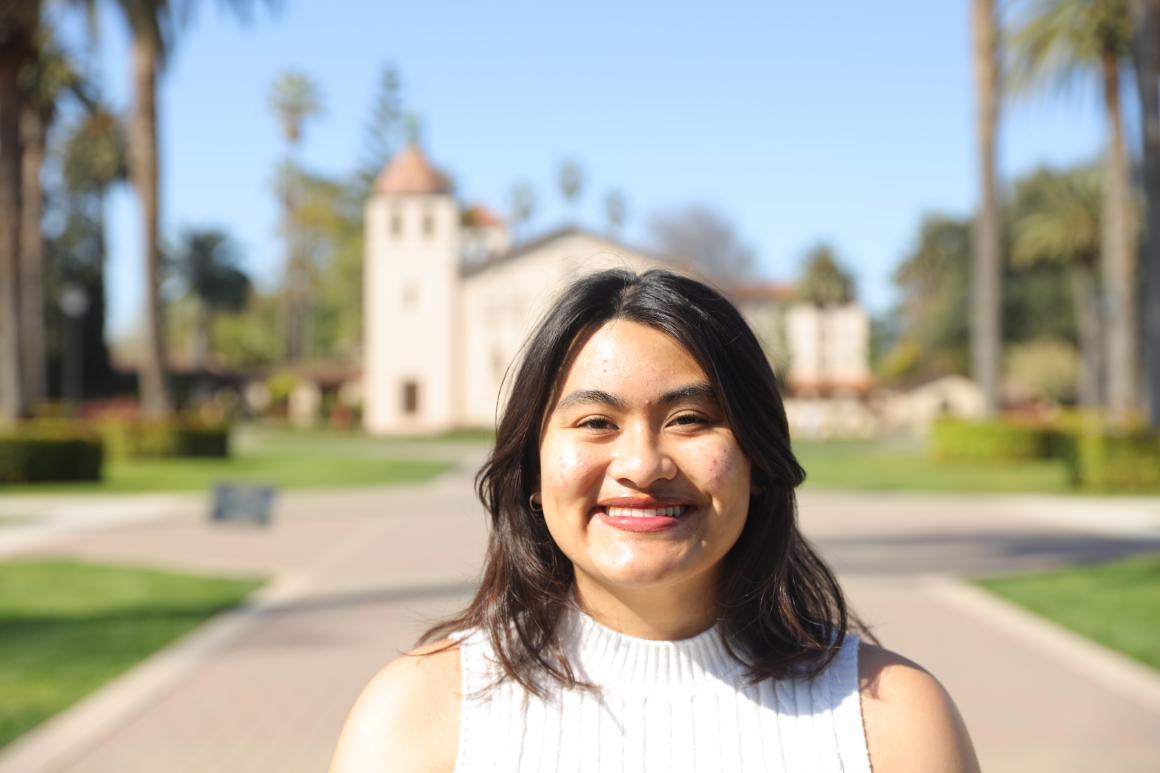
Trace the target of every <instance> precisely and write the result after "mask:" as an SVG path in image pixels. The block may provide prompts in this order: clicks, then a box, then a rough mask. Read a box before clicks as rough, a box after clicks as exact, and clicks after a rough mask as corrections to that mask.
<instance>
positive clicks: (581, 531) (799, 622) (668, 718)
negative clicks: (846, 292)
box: [332, 271, 977, 773]
mask: <svg viewBox="0 0 1160 773" xmlns="http://www.w3.org/2000/svg"><path fill="white" fill-rule="evenodd" d="M512 395H514V396H515V397H513V399H512V400H511V401H510V402H509V404H508V406H507V409H506V410H505V412H504V415H503V418H502V420H501V422H500V425H499V428H498V431H497V434H496V446H495V449H494V451H493V452H492V455H491V457H490V458H489V460H488V462H487V463H486V464H485V466H484V468H483V469H482V470H481V471H480V474H479V476H478V480H477V484H478V491H479V495H480V498H481V499H482V500H483V503H484V505H485V506H486V508H487V510H488V512H489V513H490V516H491V533H490V539H489V544H488V552H487V558H486V563H485V567H484V574H483V579H482V581H481V584H480V588H479V591H478V593H477V595H476V597H475V599H474V600H473V601H472V603H471V605H470V606H468V608H467V609H466V610H464V612H463V613H462V614H460V615H458V616H457V617H455V618H453V619H451V620H448V621H446V622H444V623H442V624H440V625H438V626H436V627H435V628H433V629H431V630H430V631H428V633H427V635H426V636H425V637H424V640H423V641H424V642H425V643H424V644H423V645H422V646H421V647H420V648H418V649H417V650H415V651H414V652H412V653H411V654H410V655H408V656H406V657H404V658H401V659H400V660H398V661H396V662H394V663H392V664H391V665H389V666H387V667H386V668H385V669H383V671H382V672H381V673H380V675H379V676H377V677H376V678H375V679H374V680H373V681H372V683H371V684H370V685H369V686H368V687H367V689H366V690H365V691H364V693H363V696H362V697H361V698H360V699H359V702H358V704H356V706H355V708H354V710H353V711H352V713H351V717H350V719H349V721H348V723H347V727H346V729H345V730H344V733H343V737H342V739H341V741H340V743H339V749H338V751H337V753H336V756H335V762H334V767H333V769H332V770H333V771H335V773H348V772H349V771H367V770H385V769H390V770H403V771H451V770H456V771H477V770H503V771H515V770H529V771H530V770H557V769H561V768H569V769H573V770H584V771H589V770H592V771H595V770H610V769H618V770H632V771H637V770H657V771H671V770H731V771H733V770H737V771H778V770H795V771H797V770H842V771H869V770H870V763H871V762H873V769H874V771H876V773H882V772H883V771H886V772H887V773H889V772H890V771H900V770H940V771H970V770H975V769H976V768H977V764H976V763H975V761H974V754H973V751H972V749H971V744H970V740H969V738H968V736H967V733H966V730H965V728H964V727H963V725H962V721H961V719H959V717H958V713H957V711H956V710H955V708H954V704H953V703H952V702H951V701H950V698H949V697H948V696H947V695H946V693H945V691H943V690H942V688H941V687H940V686H939V685H938V683H937V682H936V681H935V680H934V679H933V678H932V677H930V676H929V675H928V674H926V672H924V671H923V670H922V669H920V668H919V667H917V666H915V665H914V664H913V663H910V662H909V661H906V660H904V659H903V658H901V657H899V656H897V655H895V654H893V653H890V652H889V651H887V650H883V649H880V648H878V647H876V646H874V645H871V644H868V643H864V642H862V641H861V640H860V637H859V636H858V633H861V634H862V636H863V637H865V638H872V637H868V636H867V633H866V631H865V629H864V628H863V627H862V626H861V624H860V623H859V622H858V621H857V620H856V619H853V618H852V617H851V615H850V614H849V613H848V610H847V607H846V603H845V600H844V598H843V595H842V592H841V589H840V587H839V585H838V583H837V580H836V579H835V578H834V576H833V574H832V573H831V572H830V570H829V569H828V568H827V567H826V566H825V564H824V563H823V562H822V560H821V559H820V558H819V557H818V555H817V554H816V553H815V552H814V551H813V549H812V548H811V547H810V545H809V544H808V543H807V542H806V540H805V539H804V538H803V537H802V535H801V533H800V532H799V530H798V527H797V519H796V502H795V497H794V489H795V487H796V486H797V485H799V484H800V483H801V482H802V480H803V479H804V472H803V471H802V469H801V467H800V466H799V465H798V463H797V461H796V460H795V459H794V456H793V453H792V451H791V449H790V444H789V434H788V427H787V424H786V418H785V411H784V408H783V407H782V403H781V398H780V396H779V395H778V391H777V385H776V381H775V379H774V375H773V373H772V371H771V370H770V367H769V364H768V361H767V359H766V358H765V356H764V354H763V352H762V350H761V347H760V345H759V344H758V342H757V339H756V338H755V337H754V335H753V333H752V332H751V331H750V330H749V328H748V327H747V326H746V324H745V322H744V320H743V319H742V318H741V316H740V314H739V313H738V312H737V310H736V309H735V308H734V307H733V306H732V305H731V304H730V303H729V302H728V301H727V300H725V299H724V298H723V297H722V296H721V295H720V294H718V293H717V292H715V291H714V290H712V289H711V288H709V287H707V286H705V285H704V284H701V283H699V282H697V281H695V280H692V279H689V278H687V277H682V276H679V275H676V274H672V273H668V272H663V271H649V272H647V273H645V274H643V275H640V276H637V275H634V274H631V273H628V272H625V271H607V272H603V273H599V274H594V275H592V276H589V277H587V278H584V279H581V280H580V281H578V282H576V283H575V284H574V285H572V286H571V287H570V288H568V289H567V290H566V291H565V292H564V294H563V295H562V296H561V298H560V299H559V300H558V302H557V304H556V305H555V306H554V307H553V310H552V311H551V312H550V313H549V314H548V315H547V317H546V318H545V319H544V320H543V322H542V323H541V324H540V325H539V327H538V328H537V330H536V331H535V333H534V334H533V335H532V337H531V339H530V340H529V342H528V345H527V347H526V349H525V351H524V355H523V357H522V360H521V363H520V365H519V368H518V370H517V372H516V377H515V382H514V384H513V388H512Z"/></svg>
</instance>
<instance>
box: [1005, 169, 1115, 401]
mask: <svg viewBox="0 0 1160 773" xmlns="http://www.w3.org/2000/svg"><path fill="white" fill-rule="evenodd" d="M1102 196H1103V193H1102V185H1101V183H1100V178H1099V173H1098V171H1096V170H1080V171H1076V172H1071V173H1065V174H1060V173H1056V172H1051V171H1047V170H1041V171H1039V172H1036V173H1035V174H1033V175H1031V176H1030V177H1027V178H1025V179H1023V180H1022V181H1021V182H1019V184H1018V185H1016V187H1015V200H1014V202H1013V210H1014V213H1013V222H1012V225H1011V262H1012V264H1013V265H1014V266H1015V267H1016V268H1029V267H1031V266H1034V265H1036V264H1040V263H1049V262H1056V263H1062V264H1063V265H1064V266H1066V268H1067V272H1068V275H1069V277H1070V281H1071V294H1072V305H1073V308H1074V310H1075V323H1076V330H1077V331H1078V334H1079V349H1080V375H1079V384H1078V389H1077V390H1076V391H1077V393H1078V395H1079V401H1080V404H1081V405H1083V406H1085V407H1089V408H1094V407H1097V406H1099V405H1100V402H1101V400H1100V398H1101V395H1100V372H1101V368H1100V361H1101V359H1102V352H1103V344H1102V342H1101V337H1102V336H1101V329H1100V328H1101V323H1100V309H1099V289H1098V286H1097V285H1098V283H1097V279H1098V276H1097V269H1098V267H1099V255H1100V234H1101V222H1100V221H1101V218H1100V206H1101V199H1102Z"/></svg>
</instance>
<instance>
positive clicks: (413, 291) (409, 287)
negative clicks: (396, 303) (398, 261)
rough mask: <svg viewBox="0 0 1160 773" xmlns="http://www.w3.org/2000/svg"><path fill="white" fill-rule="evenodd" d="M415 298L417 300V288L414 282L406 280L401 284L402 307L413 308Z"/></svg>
mask: <svg viewBox="0 0 1160 773" xmlns="http://www.w3.org/2000/svg"><path fill="white" fill-rule="evenodd" d="M417 300H419V288H417V287H415V283H414V282H408V283H407V284H406V285H404V286H403V308H404V309H410V308H413V307H414V306H415V302H416V301H417Z"/></svg>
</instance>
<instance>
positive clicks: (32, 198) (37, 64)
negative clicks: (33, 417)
mask: <svg viewBox="0 0 1160 773" xmlns="http://www.w3.org/2000/svg"><path fill="white" fill-rule="evenodd" d="M36 46H37V48H36V54H35V57H34V59H33V60H32V61H30V62H29V63H28V65H27V66H26V68H25V70H24V73H23V77H22V84H21V85H22V88H23V92H24V99H23V108H22V113H21V116H20V124H21V125H20V131H21V141H22V143H23V147H22V148H21V187H22V192H21V215H20V219H21V225H20V306H21V308H20V315H21V339H22V342H21V358H22V365H21V376H22V377H23V381H24V393H25V399H26V400H28V402H29V403H30V404H31V405H36V404H38V403H41V402H43V401H44V400H45V399H46V397H47V388H46V377H47V367H46V365H47V360H46V347H45V319H46V318H45V301H46V297H45V283H44V271H45V267H44V259H45V257H44V256H45V250H44V225H43V221H44V185H43V179H42V173H43V169H44V165H45V158H46V154H47V145H48V134H49V131H51V129H52V127H53V124H54V123H55V121H56V118H57V115H58V113H59V108H60V107H61V106H62V105H61V103H62V102H63V101H64V99H65V97H66V96H67V95H69V94H73V95H77V96H79V97H80V98H81V99H82V101H84V102H86V103H88V102H90V100H89V98H88V96H87V94H86V93H85V92H86V91H87V89H86V88H85V86H84V84H83V79H82V78H81V76H80V74H79V72H78V70H77V68H76V67H75V66H74V64H73V63H72V62H71V61H70V60H69V58H68V56H67V55H66V54H65V52H64V51H63V49H61V48H60V46H59V45H58V43H57V41H56V40H55V39H54V38H53V36H52V34H51V33H50V32H49V31H48V30H47V29H45V28H42V29H41V31H40V34H39V35H38V36H37V41H36Z"/></svg>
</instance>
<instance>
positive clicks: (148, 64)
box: [89, 0, 253, 416]
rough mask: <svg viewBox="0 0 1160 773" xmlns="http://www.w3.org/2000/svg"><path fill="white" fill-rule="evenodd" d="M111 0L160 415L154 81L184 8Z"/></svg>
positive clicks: (150, 377) (145, 386)
mask: <svg viewBox="0 0 1160 773" xmlns="http://www.w3.org/2000/svg"><path fill="white" fill-rule="evenodd" d="M89 4H90V5H91V4H92V0H89ZM116 4H117V6H118V8H119V9H120V10H121V15H122V16H123V17H124V19H125V22H126V23H127V25H128V27H129V34H130V37H131V43H130V56H131V63H132V79H133V98H134V110H133V115H132V120H131V121H130V123H129V151H130V154H129V159H130V163H129V170H130V176H131V178H132V181H133V187H134V188H135V189H136V191H137V197H138V199H139V200H140V204H141V214H142V218H141V224H142V231H143V234H142V236H143V239H142V245H143V249H144V251H145V255H144V261H143V262H144V269H145V272H144V273H145V298H146V304H145V308H146V324H145V327H144V334H145V347H144V355H143V357H142V362H141V369H140V376H141V382H140V383H141V403H142V408H143V409H144V411H145V412H146V414H149V415H154V416H164V415H167V414H169V413H171V412H172V411H173V397H172V394H171V392H170V387H169V382H168V378H167V375H166V364H165V360H166V358H165V317H164V309H163V307H162V299H161V254H160V222H161V216H160V210H161V207H160V196H159V193H158V189H159V185H158V183H159V178H160V169H159V152H158V135H157V81H158V77H159V76H160V74H161V73H162V71H163V68H164V65H165V62H166V58H167V55H168V54H169V53H170V52H171V50H172V48H173V46H174V44H175V42H176V36H177V30H178V27H179V26H180V23H181V22H182V21H183V11H185V10H188V8H189V6H188V4H186V3H182V2H179V0H116ZM221 5H223V6H225V7H227V8H229V9H231V10H232V11H234V12H235V13H236V14H237V15H239V16H243V17H244V16H245V15H246V13H247V12H248V11H249V10H250V9H251V8H252V7H253V3H252V2H250V1H249V0H225V2H223V3H221Z"/></svg>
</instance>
